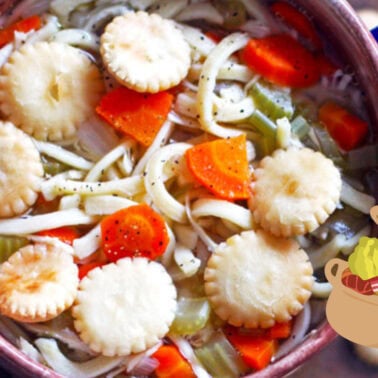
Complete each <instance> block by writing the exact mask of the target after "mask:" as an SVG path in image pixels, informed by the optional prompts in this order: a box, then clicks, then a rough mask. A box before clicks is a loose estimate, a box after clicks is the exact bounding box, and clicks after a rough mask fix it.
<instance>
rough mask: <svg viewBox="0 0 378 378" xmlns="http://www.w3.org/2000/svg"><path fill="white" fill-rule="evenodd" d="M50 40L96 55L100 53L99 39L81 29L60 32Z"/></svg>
mask: <svg viewBox="0 0 378 378" xmlns="http://www.w3.org/2000/svg"><path fill="white" fill-rule="evenodd" d="M50 40H51V41H53V42H60V43H66V44H68V45H72V46H79V47H81V48H83V49H89V50H91V51H93V52H97V53H98V52H99V51H100V42H99V38H98V37H97V36H96V35H95V34H93V33H90V32H88V31H85V30H82V29H65V30H61V31H59V32H58V33H56V34H54V35H53V36H52V37H51V38H50Z"/></svg>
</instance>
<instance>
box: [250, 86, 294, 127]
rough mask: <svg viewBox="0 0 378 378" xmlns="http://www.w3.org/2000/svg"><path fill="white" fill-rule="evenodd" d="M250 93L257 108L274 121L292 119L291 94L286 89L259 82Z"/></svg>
mask: <svg viewBox="0 0 378 378" xmlns="http://www.w3.org/2000/svg"><path fill="white" fill-rule="evenodd" d="M248 93H249V95H250V96H252V98H253V100H254V102H255V105H256V107H257V108H258V109H259V110H261V111H262V112H263V113H264V114H265V115H266V116H267V117H268V118H270V119H272V120H274V121H275V120H277V119H278V118H283V117H287V118H288V119H291V117H292V116H293V114H294V107H293V104H292V101H291V96H290V92H289V90H288V89H286V88H281V87H278V86H276V85H274V84H270V83H267V82H263V81H257V82H256V83H255V84H254V85H253V86H252V87H251V88H250V89H249V92H248Z"/></svg>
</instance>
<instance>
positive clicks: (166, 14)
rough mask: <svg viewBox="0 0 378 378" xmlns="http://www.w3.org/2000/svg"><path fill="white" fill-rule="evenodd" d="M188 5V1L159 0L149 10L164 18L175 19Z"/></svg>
mask: <svg viewBox="0 0 378 378" xmlns="http://www.w3.org/2000/svg"><path fill="white" fill-rule="evenodd" d="M187 5H188V0H175V1H171V0H158V1H155V2H154V4H153V5H152V6H151V8H150V9H149V12H151V13H157V14H158V15H160V16H161V17H163V18H175V16H176V15H177V14H178V13H180V12H181V11H182V10H183V9H184V8H185V7H186V6H187Z"/></svg>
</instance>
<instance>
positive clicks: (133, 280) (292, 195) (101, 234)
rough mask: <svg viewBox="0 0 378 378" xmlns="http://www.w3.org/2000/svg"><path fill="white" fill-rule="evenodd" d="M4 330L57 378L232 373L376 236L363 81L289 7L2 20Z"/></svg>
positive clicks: (305, 17)
mask: <svg viewBox="0 0 378 378" xmlns="http://www.w3.org/2000/svg"><path fill="white" fill-rule="evenodd" d="M0 25H1V26H2V29H1V30H0V67H1V68H0V150H1V153H0V204H1V206H0V218H1V219H0V256H1V265H0V314H1V317H0V332H1V333H2V334H3V335H4V336H5V337H6V338H7V339H8V340H9V341H10V342H12V343H13V344H15V345H17V347H19V348H20V349H21V350H22V351H23V352H24V353H25V354H27V355H28V356H29V357H30V358H32V359H34V360H36V361H38V362H40V363H42V364H45V365H47V366H49V367H50V368H51V369H53V370H55V371H56V372H58V373H60V374H62V375H63V376H67V377H97V376H104V377H105V376H106V377H126V376H143V377H145V376H151V377H161V378H163V377H165V378H174V377H181V378H182V377H239V376H242V375H244V374H247V373H250V372H253V371H257V370H261V369H264V368H265V367H266V366H267V365H268V364H269V363H271V362H272V361H274V360H277V359H279V358H281V357H283V356H284V355H286V354H287V353H289V352H290V351H291V350H292V349H293V348H294V347H295V346H296V345H298V344H299V343H301V342H302V341H303V339H304V338H305V337H306V335H307V333H308V332H309V331H310V330H311V329H313V328H316V326H317V325H318V324H319V322H320V321H321V320H322V319H323V318H324V304H325V300H326V298H327V297H328V295H329V293H330V291H331V285H330V284H329V283H328V282H327V281H326V280H325V278H324V273H323V270H324V265H325V263H326V262H327V261H328V260H330V259H331V258H333V257H336V256H337V257H341V258H343V259H347V258H348V256H349V255H350V254H352V252H353V251H354V248H355V246H356V245H357V244H358V241H359V240H360V238H361V237H363V236H368V235H369V234H370V231H371V230H370V229H371V224H370V223H369V211H370V208H371V207H372V206H373V205H374V203H375V200H374V198H373V197H372V196H371V195H370V193H371V192H372V191H373V185H374V180H376V177H377V176H376V174H377V173H376V170H375V167H376V166H377V146H376V145H375V144H374V143H373V141H372V140H371V137H370V136H369V124H368V121H367V117H366V114H365V110H364V102H363V96H362V94H361V92H360V90H359V88H358V83H357V82H356V78H355V76H354V74H353V73H352V72H349V68H348V66H347V65H345V64H344V63H343V62H341V61H340V60H339V59H338V57H337V56H334V55H333V54H330V53H329V52H330V51H332V48H331V46H329V44H328V42H327V39H326V38H325V36H324V35H322V34H321V31H319V30H318V29H317V27H316V25H314V24H313V22H312V19H311V15H310V14H306V13H304V12H303V11H302V10H300V9H296V8H294V7H293V6H292V5H290V4H289V3H287V2H284V1H269V2H265V1H246V0H245V1H194V0H192V1H189V0H180V1H166V0H161V1H153V0H129V1H122V0H96V1H88V0H80V1H62V0H53V1H46V0H40V1H38V0H25V1H21V2H19V3H18V4H17V5H16V6H15V7H14V8H13V9H11V10H9V12H8V13H7V14H4V15H2V16H1V17H0Z"/></svg>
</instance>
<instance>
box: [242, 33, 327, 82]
mask: <svg viewBox="0 0 378 378" xmlns="http://www.w3.org/2000/svg"><path fill="white" fill-rule="evenodd" d="M242 59H244V61H245V63H246V64H247V66H248V67H249V68H250V69H251V70H252V71H255V72H256V73H258V74H260V75H261V76H263V77H264V78H265V79H267V80H269V81H271V82H272V83H275V84H277V85H282V86H288V87H293V88H304V87H308V86H311V85H313V84H315V83H316V82H317V81H318V80H319V78H320V74H319V69H318V67H317V63H316V59H315V57H314V55H313V54H311V52H310V51H308V50H306V48H305V47H304V46H302V45H301V44H300V43H299V42H298V41H297V40H295V39H294V38H292V37H291V36H289V35H286V34H277V35H271V36H268V37H265V38H261V39H250V40H249V42H248V44H247V46H246V47H245V48H244V50H243V51H242Z"/></svg>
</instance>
